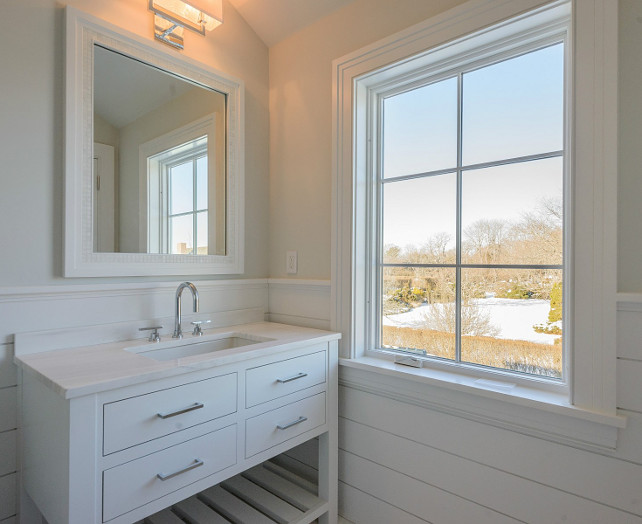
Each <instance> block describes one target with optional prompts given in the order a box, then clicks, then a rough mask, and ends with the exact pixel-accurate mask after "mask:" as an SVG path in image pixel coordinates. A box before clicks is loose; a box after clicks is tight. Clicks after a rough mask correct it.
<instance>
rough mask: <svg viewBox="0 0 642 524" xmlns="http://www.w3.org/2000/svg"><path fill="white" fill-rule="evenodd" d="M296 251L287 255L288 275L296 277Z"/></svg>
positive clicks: (286, 268)
mask: <svg viewBox="0 0 642 524" xmlns="http://www.w3.org/2000/svg"><path fill="white" fill-rule="evenodd" d="M296 258H297V257H296V251H288V252H287V253H286V255H285V271H286V273H287V274H288V275H295V274H296V271H297V267H296V266H297V260H296Z"/></svg>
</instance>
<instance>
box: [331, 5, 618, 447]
mask: <svg viewBox="0 0 642 524" xmlns="http://www.w3.org/2000/svg"><path fill="white" fill-rule="evenodd" d="M529 9H531V10H530V11H528V10H529ZM562 12H563V13H565V15H562ZM563 16H568V17H569V18H570V20H571V22H570V27H571V30H570V34H569V38H568V40H567V43H568V54H569V56H570V57H572V60H570V61H569V62H568V66H567V74H566V80H567V81H568V92H569V99H568V107H567V108H566V111H567V112H568V114H567V118H568V120H567V122H568V125H567V131H568V133H569V136H570V137H571V139H570V140H566V144H567V154H566V158H565V160H566V162H567V164H568V166H570V167H569V172H570V173H571V174H576V175H577V176H574V177H572V184H571V185H570V187H566V188H565V190H567V194H566V195H565V206H566V208H565V210H564V212H565V216H566V217H567V219H566V220H567V221H568V223H570V224H571V225H572V228H571V229H570V231H568V230H567V231H566V232H565V238H564V244H565V248H564V253H565V259H564V264H565V266H566V268H567V270H568V271H569V273H568V275H567V279H566V280H567V282H566V284H565V296H564V299H565V302H564V315H565V319H566V322H567V325H568V327H569V332H568V334H567V333H566V332H565V333H564V336H565V338H566V339H567V342H566V343H567V347H568V351H569V354H568V355H567V357H568V358H567V361H566V362H567V371H568V380H567V387H568V389H567V391H559V390H558V391H549V392H547V391H546V390H545V389H543V388H542V387H540V384H539V383H538V384H537V386H538V387H535V388H533V387H530V385H529V384H525V385H524V384H521V383H519V381H513V382H517V383H516V384H514V385H513V386H511V385H509V384H507V381H505V380H504V381H501V380H499V381H491V380H483V381H482V380H481V379H476V378H475V377H474V376H472V377H470V375H466V374H464V373H463V371H464V370H463V369H458V370H452V367H451V370H450V371H446V372H445V371H443V370H440V369H439V366H431V368H425V369H423V370H413V369H412V368H405V367H404V366H395V365H394V364H392V363H391V362H390V360H391V359H388V360H386V359H384V358H376V359H375V358H369V357H370V356H371V355H372V353H371V350H372V348H373V346H372V345H371V341H372V337H373V333H374V327H373V320H372V318H371V316H369V314H368V311H369V310H370V308H371V306H370V303H371V302H372V300H374V299H375V297H376V296H377V295H376V293H377V290H376V289H375V288H374V283H376V279H375V278H373V276H372V275H373V272H375V271H376V266H375V265H373V263H372V261H373V260H375V255H374V254H373V249H375V247H373V246H376V235H375V233H376V227H373V218H374V217H372V216H371V214H369V213H371V210H372V206H371V205H370V204H369V202H371V200H372V198H373V196H372V189H371V185H369V184H368V183H367V179H368V174H369V173H372V166H371V163H372V162H373V158H376V154H375V153H373V144H372V143H371V142H369V141H368V136H371V135H369V134H368V130H369V129H370V127H371V126H372V121H371V115H372V114H373V113H372V110H371V108H372V105H373V104H375V103H376V99H373V97H372V96H371V95H372V92H373V90H376V89H380V90H382V89H383V87H384V86H385V84H386V82H387V81H389V80H390V79H393V78H394V80H395V82H398V81H399V79H401V78H402V77H403V78H404V79H405V81H406V82H407V84H408V85H410V84H411V83H412V81H413V80H414V79H417V78H425V77H426V76H428V75H429V74H430V73H431V71H434V69H435V64H437V63H446V62H447V61H448V60H449V59H450V58H452V57H453V56H454V54H456V51H461V52H465V51H469V52H471V54H470V57H471V61H473V60H474V59H475V56H476V55H475V53H476V51H481V50H482V49H483V48H485V47H486V46H491V47H492V45H493V42H496V41H497V39H498V38H492V37H491V35H488V34H487V32H486V30H485V28H488V27H491V26H494V27H495V29H496V31H495V36H496V37H499V38H503V40H504V42H505V43H508V44H510V42H511V41H513V42H515V49H517V48H518V47H519V46H520V45H528V43H529V42H531V41H532V40H531V38H532V39H533V40H537V39H540V38H542V36H543V35H542V32H541V31H538V29H537V28H538V27H539V28H540V29H541V30H542V31H543V32H546V31H550V30H551V28H552V27H553V26H554V25H555V24H557V23H559V21H560V18H561V17H563ZM617 17H618V11H617V2H616V1H614V0H580V1H577V0H569V1H568V2H562V1H552V2H543V1H541V0H525V1H524V2H520V3H519V4H517V3H514V2H502V3H495V2H486V1H484V0H469V1H468V2H466V3H465V4H462V5H460V6H458V7H456V8H453V9H452V10H450V11H447V12H445V13H443V14H442V15H438V16H436V17H434V18H432V19H429V20H426V21H424V22H421V23H419V24H417V25H416V26H413V27H411V28H408V29H407V30H404V31H402V32H400V33H397V34H395V35H391V36H390V37H388V38H386V39H384V40H382V41H379V42H375V43H373V44H372V45H370V46H367V47H365V48H363V49H359V50H357V51H354V52H353V53H350V54H349V55H346V56H344V57H341V58H339V59H337V60H335V62H334V63H333V81H334V86H335V93H334V95H333V100H334V107H333V128H334V134H333V141H334V148H333V151H334V157H333V162H334V175H335V176H334V178H333V243H332V245H333V256H332V263H333V264H332V309H331V315H332V316H331V326H332V328H333V329H335V330H337V331H340V332H342V334H343V337H342V340H341V342H340V351H341V355H342V356H343V357H344V360H342V361H341V364H342V367H343V375H342V376H343V378H342V380H343V382H344V384H346V385H349V386H350V387H357V388H361V389H363V390H364V391H370V392H379V394H384V395H386V396H390V397H391V398H398V399H407V401H409V402H414V403H417V404H419V405H426V406H430V407H432V408H435V409H439V410H442V411H445V412H449V413H453V414H457V415H459V416H464V417H469V418H472V419H474V420H487V421H488V422H489V423H491V424H497V425H499V426H501V427H507V428H511V429H514V430H518V431H521V432H524V433H526V434H533V435H539V436H542V435H547V437H546V438H550V439H552V440H555V441H559V442H566V443H571V444H573V445H580V446H583V445H584V444H582V443H587V442H588V443H590V445H594V446H598V447H600V448H603V447H606V448H612V447H614V445H615V441H616V437H617V427H623V424H624V422H623V419H622V418H621V417H619V416H616V409H615V406H616V404H615V396H616V369H615V364H616V349H615V333H616V330H615V326H616V319H615V304H616V266H617V264H616V252H617V247H616V238H617V230H616V225H617V220H616V218H617V211H616V210H617V189H616V188H617V185H616V182H617ZM496 24H499V25H496ZM454 45H456V46H457V49H455V47H454ZM477 56H478V55H477ZM569 114H570V115H572V116H571V118H569V117H568V115H569ZM567 138H568V137H565V139H567ZM580 174H581V176H580ZM379 357H380V355H379ZM482 382H484V384H482ZM491 382H492V384H491ZM488 385H490V387H487V386H488ZM496 385H497V387H495V386H496ZM494 392H499V394H496V393H494ZM471 406H474V409H473V408H471Z"/></svg>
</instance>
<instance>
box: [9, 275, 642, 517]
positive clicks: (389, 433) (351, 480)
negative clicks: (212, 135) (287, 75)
mask: <svg viewBox="0 0 642 524" xmlns="http://www.w3.org/2000/svg"><path fill="white" fill-rule="evenodd" d="M226 282H227V283H226V284H214V283H209V284H200V283H197V285H199V289H201V301H202V311H214V312H215V311H221V310H223V309H222V308H223V304H229V305H230V306H229V307H226V308H225V309H228V308H229V309H242V308H244V307H263V308H265V310H266V311H269V315H268V316H269V318H270V319H271V320H275V321H285V320H287V321H288V322H289V323H292V324H299V325H308V326H312V327H326V326H327V325H328V322H329V304H330V285H329V283H328V282H325V281H301V282H297V281H296V280H292V281H286V280H278V281H269V282H268V281H246V282H240V281H234V282H229V281H226ZM108 289H109V288H107V286H105V288H102V289H101V288H98V289H94V290H82V291H80V290H79V292H78V293H72V292H70V291H69V288H66V290H65V291H64V292H57V293H54V292H52V291H51V290H46V291H45V292H43V293H41V294H40V295H38V294H32V295H29V296H26V297H25V296H22V297H21V296H18V295H11V294H7V293H6V291H5V292H4V293H0V318H4V319H8V320H9V321H10V322H3V323H2V326H1V328H0V329H1V332H0V340H1V341H3V343H2V345H0V524H9V523H11V524H14V523H15V522H16V519H15V517H14V515H15V511H16V502H15V501H16V476H17V474H16V469H17V466H16V455H17V454H16V433H17V432H16V426H17V423H16V390H17V388H16V372H15V367H14V365H13V363H12V359H13V346H12V343H11V335H12V333H14V332H18V331H28V330H40V329H53V328H56V327H64V326H63V325H61V324H65V323H66V324H67V325H70V326H79V325H90V324H99V323H106V322H110V321H112V322H118V321H125V320H131V319H132V318H134V319H140V320H146V319H151V318H156V317H164V316H171V314H172V308H173V301H172V296H173V291H174V290H173V288H170V287H169V285H165V286H162V287H160V288H153V289H152V288H137V287H136V286H133V287H121V288H113V287H112V288H110V289H109V290H108ZM119 289H120V291H119ZM268 289H269V293H268ZM0 291H2V290H0ZM268 297H269V298H268ZM268 304H269V306H268ZM186 309H187V308H186ZM45 311H49V312H50V314H48V315H47V314H44V312H45ZM65 312H66V314H65ZM64 319H67V320H64ZM12 325H13V326H14V327H12ZM640 384H642V297H637V296H636V297H623V298H622V300H621V301H620V303H619V306H618V406H619V407H620V413H621V414H623V415H625V416H626V417H627V419H628V423H627V427H626V428H625V429H624V430H621V431H620V434H619V438H618V447H617V450H615V451H614V452H612V453H611V452H604V453H595V452H590V451H585V450H581V449H576V448H573V447H570V446H565V445H562V444H557V443H553V442H549V441H546V440H542V439H538V438H535V437H531V436H526V435H521V434H518V433H514V432H511V431H508V430H505V429H500V428H496V427H493V426H489V425H485V424H481V423H479V422H473V421H470V420H466V419H462V418H458V417H455V416H452V415H447V414H444V413H439V412H436V411H431V410H429V409H425V408H422V407H418V406H414V405H408V404H404V403H401V402H398V401H395V400H391V399H388V398H385V397H382V396H378V395H374V394H372V393H367V392H364V391H359V390H357V389H354V388H348V387H345V386H343V387H341V391H340V394H341V396H340V415H341V418H340V441H339V444H340V485H339V489H340V513H341V514H342V515H344V516H345V517H346V518H348V519H349V520H351V521H353V522H355V523H357V524H377V523H381V524H392V523H394V524H405V523H413V524H415V523H424V522H431V523H434V524H440V523H455V524H467V523H475V524H477V523H493V524H495V523H501V522H528V523H546V524H551V523H556V522H559V523H573V522H576V523H582V524H584V523H600V524H619V523H625V524H628V523H642V391H641V389H640V387H641V386H640Z"/></svg>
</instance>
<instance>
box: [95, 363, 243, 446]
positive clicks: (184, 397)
mask: <svg viewBox="0 0 642 524" xmlns="http://www.w3.org/2000/svg"><path fill="white" fill-rule="evenodd" d="M236 391H237V374H236V373H230V374H229V375H223V376H220V377H214V378H210V379H207V380H201V381H198V382H192V383H190V384H184V385H182V386H177V387H175V388H170V389H164V390H161V391H155V392H154V393H148V394H146V395H140V396H138V397H132V398H128V399H125V400H119V401H117V402H111V403H109V404H105V405H104V406H103V436H104V438H103V454H104V455H108V454H110V453H114V452H116V451H120V450H122V449H126V448H129V447H131V446H135V445H137V444H141V443H143V442H148V441H150V440H153V439H156V438H159V437H163V436H165V435H169V434H170V433H174V432H176V431H180V430H181V429H185V428H189V427H191V426H195V425H196V424H201V423H203V422H207V421H208V420H213V419H215V418H218V417H222V416H224V415H228V414H230V413H234V412H235V411H236V405H237V399H236V395H237V393H236Z"/></svg>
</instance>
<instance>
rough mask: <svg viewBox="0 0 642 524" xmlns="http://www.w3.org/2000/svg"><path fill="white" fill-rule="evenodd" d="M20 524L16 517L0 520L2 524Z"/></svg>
mask: <svg viewBox="0 0 642 524" xmlns="http://www.w3.org/2000/svg"><path fill="white" fill-rule="evenodd" d="M16 522H18V521H17V520H16V517H9V518H8V519H3V520H0V524H16Z"/></svg>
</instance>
